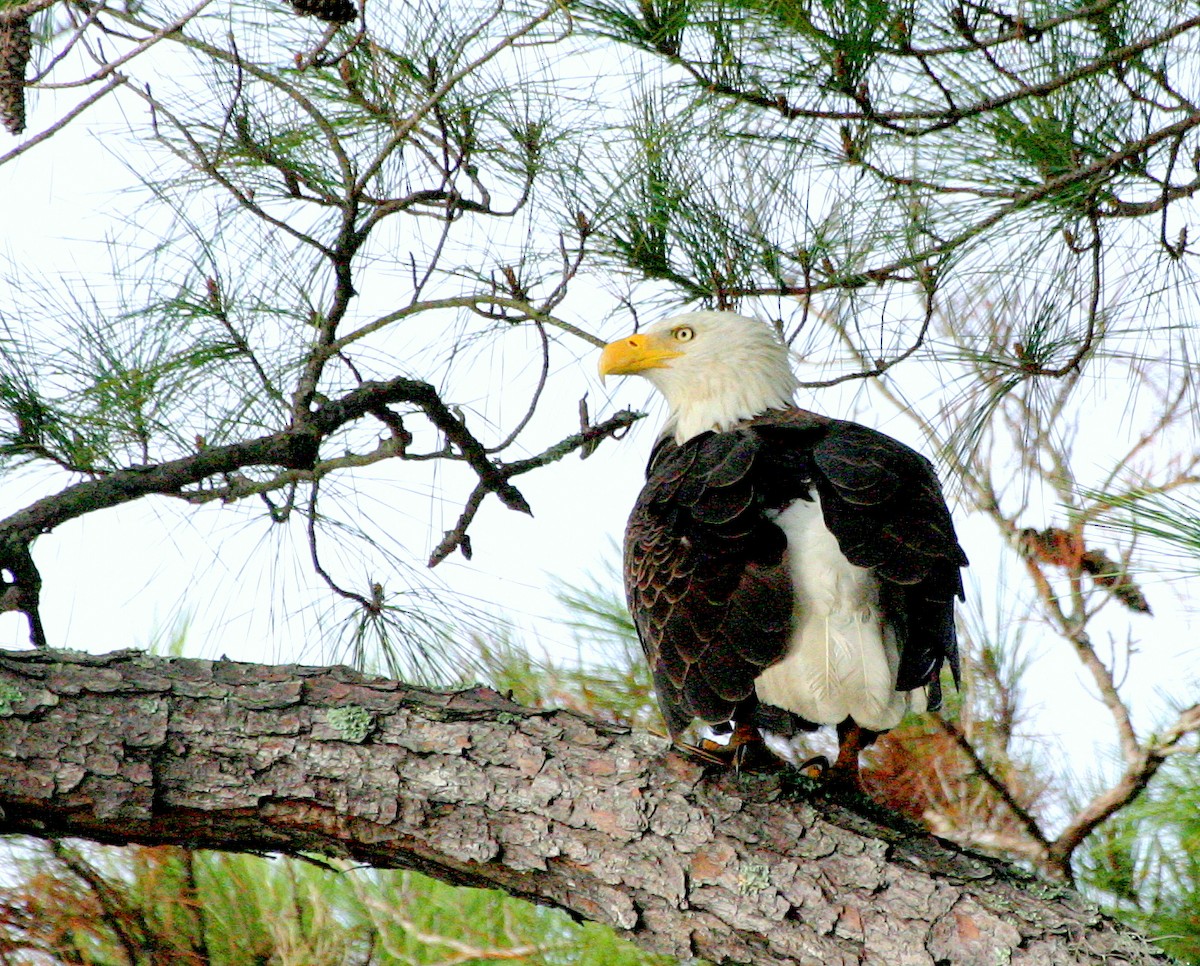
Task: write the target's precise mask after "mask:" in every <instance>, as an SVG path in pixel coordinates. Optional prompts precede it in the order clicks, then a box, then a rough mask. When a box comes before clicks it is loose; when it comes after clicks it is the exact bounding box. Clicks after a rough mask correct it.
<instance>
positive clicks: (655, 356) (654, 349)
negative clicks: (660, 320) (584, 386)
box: [600, 332, 683, 378]
mask: <svg viewBox="0 0 1200 966" xmlns="http://www.w3.org/2000/svg"><path fill="white" fill-rule="evenodd" d="M681 355H683V353H682V352H680V351H679V350H678V349H676V348H675V345H674V340H673V339H672V338H671V336H670V334H669V333H665V332H663V333H658V332H639V333H638V334H637V335H627V336H626V337H625V338H623V339H617V341H616V342H610V343H609V344H608V345H606V346H605V347H604V351H603V352H601V353H600V377H601V378H603V377H604V376H631V375H633V374H634V373H637V372H643V371H644V370H646V369H663V368H665V367H666V366H667V364H668V363H669V362H670V361H671V360H672V359H674V358H676V357H677V356H681Z"/></svg>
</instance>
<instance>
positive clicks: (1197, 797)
mask: <svg viewBox="0 0 1200 966" xmlns="http://www.w3.org/2000/svg"><path fill="white" fill-rule="evenodd" d="M1082 852H1083V854H1082V855H1081V856H1080V858H1079V861H1078V862H1077V864H1076V869H1077V871H1078V874H1079V879H1080V882H1081V884H1082V885H1084V886H1086V887H1087V888H1089V889H1091V890H1094V891H1095V892H1096V893H1097V894H1099V896H1101V897H1102V899H1103V900H1104V901H1105V902H1106V903H1107V904H1108V905H1109V906H1110V908H1111V911H1112V912H1113V913H1114V914H1115V915H1117V916H1119V917H1121V918H1123V919H1125V920H1126V921H1128V922H1131V923H1134V924H1135V925H1136V926H1137V927H1138V928H1139V929H1141V930H1143V931H1144V932H1145V933H1146V934H1147V935H1149V936H1152V937H1154V938H1155V939H1157V941H1158V942H1159V943H1161V944H1162V947H1163V948H1164V949H1165V950H1166V951H1167V952H1168V953H1170V954H1171V955H1172V956H1174V957H1175V958H1176V959H1178V960H1179V961H1180V962H1183V963H1189V964H1193V966H1194V964H1198V963H1200V761H1198V760H1197V759H1196V758H1195V757H1194V756H1186V755H1179V756H1176V757H1174V758H1172V759H1171V760H1170V761H1168V762H1167V764H1166V765H1164V767H1163V769H1162V771H1161V772H1160V773H1159V775H1158V776H1157V777H1156V779H1155V782H1154V784H1153V785H1152V786H1151V787H1150V788H1149V789H1147V790H1146V791H1145V792H1143V793H1142V795H1141V797H1139V798H1138V799H1137V800H1135V801H1134V802H1133V804H1131V805H1129V806H1127V807H1126V808H1124V809H1122V810H1121V811H1120V812H1118V813H1117V814H1116V815H1115V816H1113V817H1112V818H1111V819H1109V820H1108V822H1106V823H1105V824H1104V825H1102V826H1101V827H1100V829H1099V830H1098V831H1097V833H1096V834H1095V835H1094V836H1092V838H1091V839H1089V840H1088V843H1087V845H1086V846H1085V847H1084V849H1083V850H1082Z"/></svg>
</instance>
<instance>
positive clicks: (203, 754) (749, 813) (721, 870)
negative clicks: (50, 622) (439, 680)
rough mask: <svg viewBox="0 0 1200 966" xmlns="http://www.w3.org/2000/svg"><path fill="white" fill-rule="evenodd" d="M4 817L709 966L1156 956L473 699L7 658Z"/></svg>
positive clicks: (585, 730) (1065, 894)
mask: <svg viewBox="0 0 1200 966" xmlns="http://www.w3.org/2000/svg"><path fill="white" fill-rule="evenodd" d="M0 806H2V807H3V810H4V819H3V821H2V823H0V829H2V830H3V831H5V832H8V833H19V834H30V835H36V836H40V837H43V838H50V839H55V838H59V837H62V836H82V837H85V838H91V839H94V840H96V841H100V842H109V843H126V842H142V843H149V844H157V843H175V844H183V845H188V846H192V847H205V848H219V849H229V850H262V851H272V852H283V853H287V854H297V853H300V852H320V853H325V854H329V855H339V856H349V857H353V858H355V859H357V860H359V861H364V862H367V863H370V864H371V865H374V866H378V867H403V868H412V869H417V870H419V871H422V872H425V873H428V874H430V875H434V876H436V877H438V878H441V879H443V880H446V881H449V882H454V883H459V884H464V885H473V886H488V887H493V888H500V889H504V890H505V891H506V892H509V893H511V894H512V895H516V896H520V897H523V898H525V899H529V900H531V901H534V902H540V903H545V904H547V905H553V906H557V907H560V908H562V909H566V910H567V911H569V912H571V913H572V914H574V915H577V916H581V917H584V918H589V919H595V920H597V921H600V922H605V923H608V924H609V925H612V926H613V927H615V928H617V929H619V930H623V931H624V932H625V933H626V934H627V935H629V936H630V937H631V938H632V939H634V940H635V941H636V942H639V943H640V944H642V945H644V946H645V947H647V948H649V949H653V950H659V951H662V952H665V953H670V954H673V955H677V956H682V957H703V958H704V959H707V960H710V961H713V962H716V963H731V962H754V963H756V964H758V966H775V964H786V963H804V964H814V963H820V964H826V966H829V964H862V963H885V962H888V963H895V962H914V963H916V962H923V963H933V962H953V963H956V964H969V963H995V962H1008V963H1013V964H1033V963H1044V964H1051V963H1053V964H1062V963H1096V964H1100V963H1113V962H1123V963H1138V964H1146V963H1166V962H1168V960H1167V958H1166V957H1165V956H1164V955H1162V954H1161V953H1159V952H1158V951H1157V950H1155V949H1154V948H1153V947H1152V946H1150V944H1149V943H1147V942H1145V941H1144V940H1142V939H1140V938H1138V937H1136V936H1133V935H1130V934H1129V933H1128V932H1126V931H1125V930H1124V929H1122V928H1121V927H1119V926H1117V925H1115V924H1114V923H1113V922H1112V921H1110V920H1108V919H1106V918H1105V917H1103V916H1101V915H1100V914H1099V913H1097V912H1096V911H1095V910H1093V909H1091V908H1090V907H1089V906H1088V905H1087V903H1085V902H1084V901H1082V900H1081V899H1080V898H1079V897H1078V896H1077V895H1076V894H1075V893H1073V892H1071V891H1070V890H1067V889H1064V888H1059V887H1056V886H1050V885H1047V884H1045V883H1042V882H1038V881H1036V880H1033V879H1031V878H1029V877H1028V876H1025V875H1022V874H1020V873H1017V872H1015V871H1013V870H1011V869H1008V868H1006V867H1005V866H1003V865H1002V864H1001V863H998V862H995V861H991V860H988V859H984V858H982V857H979V856H974V855H970V854H967V853H964V852H961V851H958V850H956V849H955V848H953V847H952V846H950V845H948V844H947V843H945V842H942V841H940V840H937V839H934V838H932V837H930V836H927V835H924V834H921V833H917V832H913V831H908V830H905V829H902V828H897V827H893V826H883V825H879V824H877V823H876V822H875V821H873V820H871V819H868V818H865V817H864V816H863V815H861V814H858V813H856V812H855V811H852V810H850V809H848V808H847V807H845V806H843V805H840V804H837V803H835V802H833V801H831V800H828V799H823V798H820V797H811V796H810V795H808V794H806V793H804V792H802V791H799V790H798V789H795V788H791V787H790V786H789V783H788V782H786V781H785V780H783V779H782V778H781V777H779V776H770V777H766V776H742V777H740V778H739V777H736V776H734V777H730V776H724V777H718V778H713V777H708V776H705V775H704V773H703V772H702V771H701V769H700V768H699V767H698V766H696V765H695V764H693V763H691V762H687V761H685V760H683V759H681V758H679V757H677V756H676V755H675V754H673V753H669V746H668V744H667V742H665V741H664V740H662V739H659V738H655V737H653V736H651V735H648V734H645V733H631V732H628V731H626V730H625V729H621V728H614V727H612V726H608V725H602V724H600V723H598V722H595V721H592V720H589V719H586V718H583V717H580V716H578V715H576V714H573V713H569V712H561V711H534V710H531V709H528V708H522V707H520V706H518V705H514V704H512V703H511V702H509V701H507V700H505V699H504V698H502V697H501V696H500V695H498V694H496V693H495V692H492V691H489V690H487V689H484V688H475V689H470V690H465V691H457V692H432V691H425V690H420V689H416V688H410V687H408V686H406V685H403V684H399V683H397V682H394V681H387V680H383V679H368V678H364V677H362V676H360V675H358V674H355V673H353V672H351V671H348V670H346V669H343V668H304V667H294V666H291V667H264V666H259V665H251V664H239V663H234V662H228V661H217V662H213V661H198V660H181V659H174V660H172V659H164V658H155V657H151V656H148V655H146V654H143V653H139V652H119V653H116V654H112V655H106V656H90V655H83V654H79V653H75V652H54V651H35V652H22V653H12V652H10V653H8V654H7V655H6V656H4V657H3V658H2V659H0Z"/></svg>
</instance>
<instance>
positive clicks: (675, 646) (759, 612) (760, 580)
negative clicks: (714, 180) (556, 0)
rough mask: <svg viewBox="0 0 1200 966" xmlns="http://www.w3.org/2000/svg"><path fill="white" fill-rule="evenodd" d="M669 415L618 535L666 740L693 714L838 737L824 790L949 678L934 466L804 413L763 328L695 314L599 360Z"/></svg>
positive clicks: (741, 319)
mask: <svg viewBox="0 0 1200 966" xmlns="http://www.w3.org/2000/svg"><path fill="white" fill-rule="evenodd" d="M634 373H636V374H638V375H641V376H644V377H645V378H646V379H648V380H649V381H650V383H651V384H652V385H653V386H654V388H655V389H657V390H658V391H659V392H660V393H661V394H662V395H663V396H664V397H665V399H666V402H667V407H668V409H669V413H670V415H669V417H668V419H667V422H666V425H665V426H664V427H663V431H662V435H661V436H660V438H659V440H658V442H657V444H656V445H655V446H654V449H653V452H652V453H651V456H650V461H649V464H648V466H647V470H646V484H645V486H644V487H643V489H642V492H641V495H640V496H639V497H638V499H637V503H636V504H635V506H634V508H633V512H632V514H631V515H630V518H629V524H628V526H627V528H626V532H625V562H624V571H625V589H626V594H627V597H628V602H629V609H630V612H631V614H632V616H633V620H634V623H635V624H636V626H637V632H638V636H639V638H640V639H641V643H642V648H643V650H644V651H645V654H646V657H647V659H648V661H649V663H650V667H651V670H652V672H653V676H654V684H655V691H656V694H657V697H658V702H659V705H660V707H661V708H662V712H663V716H664V717H665V719H666V722H667V726H668V728H669V730H670V732H671V735H672V737H673V738H675V739H676V740H677V741H678V740H679V739H680V736H681V734H682V733H683V731H684V730H685V729H686V728H687V727H688V726H689V725H690V724H692V723H693V721H695V720H696V719H699V720H700V721H702V722H705V723H707V724H709V725H716V726H718V727H724V728H725V731H726V733H728V731H729V728H730V727H732V728H733V729H734V736H735V737H736V738H737V739H738V740H737V741H732V742H730V746H733V747H736V746H738V745H740V744H743V743H745V742H752V741H755V740H756V739H757V738H758V737H759V729H764V730H768V731H771V732H774V733H776V734H782V735H785V736H787V735H792V734H795V732H796V729H797V728H799V729H803V730H814V729H815V728H817V727H819V726H821V725H836V726H837V731H838V738H839V745H840V747H839V754H838V758H837V761H836V763H835V764H834V765H833V767H832V770H831V771H832V774H831V777H834V778H837V779H840V780H843V781H848V782H850V783H852V784H855V785H857V784H858V759H859V754H860V752H861V751H862V749H863V748H865V747H866V746H867V745H868V744H870V742H872V741H874V739H875V738H876V737H877V736H878V735H879V734H880V733H881V732H884V731H887V730H888V729H890V728H894V727H895V726H896V725H897V724H899V723H900V720H901V719H902V718H903V717H904V715H905V714H906V713H907V712H908V711H922V710H926V709H928V710H933V709H936V708H937V707H938V706H939V704H940V701H941V690H940V687H939V673H940V671H941V668H942V666H943V664H944V663H948V664H949V666H950V669H951V671H952V673H953V676H954V681H955V684H957V683H958V647H957V641H956V637H955V631H954V598H955V597H958V598H959V599H962V598H963V585H962V578H961V575H960V568H962V567H965V566H966V565H967V558H966V555H965V554H964V553H963V550H962V548H961V547H960V546H959V544H958V539H957V537H956V536H955V533H954V525H953V523H952V522H951V519H950V513H949V511H948V510H947V508H946V502H945V499H944V498H943V496H942V491H941V488H940V486H939V485H938V481H937V477H936V476H935V474H934V470H933V466H932V464H931V463H930V462H929V461H928V460H927V459H926V458H925V457H923V456H921V455H920V454H919V453H917V452H915V451H914V450H912V449H910V448H909V447H907V446H905V445H904V444H903V443H900V442H898V441H897V440H894V439H892V438H891V437H889V436H885V435H884V434H883V433H880V432H877V431H876V430H873V429H869V428H868V427H866V426H861V425H859V424H857V423H853V422H848V421H845V420H841V419H832V418H830V417H827V416H821V415H818V414H817V413H812V412H808V411H806V410H803V409H800V408H798V407H797V406H796V405H795V404H794V403H793V401H792V397H793V394H794V393H795V391H796V389H797V388H798V382H797V380H796V377H795V375H794V374H793V373H792V370H791V366H790V365H789V362H788V351H787V348H786V346H784V345H783V344H782V343H781V342H780V341H779V339H778V338H777V337H776V334H775V331H774V329H773V328H772V327H771V326H769V325H767V324H765V323H763V322H760V321H757V320H755V319H750V318H746V317H745V316H741V315H737V314H734V313H732V312H692V313H688V314H685V315H678V316H675V317H674V318H670V319H667V320H666V321H663V322H660V323H658V324H656V325H654V326H652V327H650V328H649V329H647V330H645V331H643V332H641V333H638V334H636V335H630V336H627V337H626V338H623V339H618V340H617V341H615V342H612V343H609V344H608V345H607V346H605V348H604V351H603V354H602V355H601V357H600V374H601V375H602V376H605V375H630V374H634Z"/></svg>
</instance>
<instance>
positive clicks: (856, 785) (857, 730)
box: [828, 718, 883, 792]
mask: <svg viewBox="0 0 1200 966" xmlns="http://www.w3.org/2000/svg"><path fill="white" fill-rule="evenodd" d="M882 733H883V732H881V731H870V730H869V729H867V728H862V727H859V726H858V725H857V724H855V722H854V719H852V718H847V719H846V720H845V721H843V722H842V723H841V724H839V725H838V726H837V735H838V756H837V761H835V762H834V763H833V765H832V767H831V768H830V769H829V775H828V781H831V782H836V783H837V784H840V785H848V786H850V787H851V788H853V789H855V790H856V791H860V792H861V791H862V790H863V786H862V777H861V776H860V775H859V772H858V756H859V755H861V754H862V751H863V749H864V748H866V747H867V746H868V745H870V744H871V743H872V742H873V741H874V740H875V739H876V738H878V737H879V736H880V735H881V734H882Z"/></svg>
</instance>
